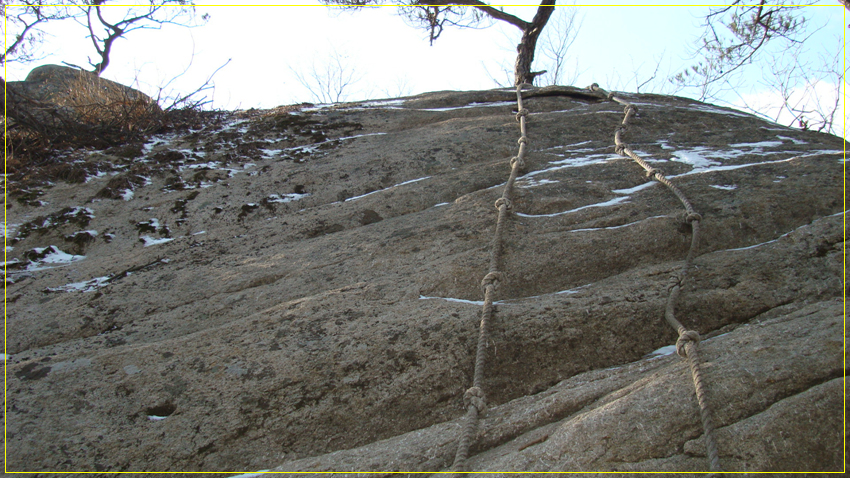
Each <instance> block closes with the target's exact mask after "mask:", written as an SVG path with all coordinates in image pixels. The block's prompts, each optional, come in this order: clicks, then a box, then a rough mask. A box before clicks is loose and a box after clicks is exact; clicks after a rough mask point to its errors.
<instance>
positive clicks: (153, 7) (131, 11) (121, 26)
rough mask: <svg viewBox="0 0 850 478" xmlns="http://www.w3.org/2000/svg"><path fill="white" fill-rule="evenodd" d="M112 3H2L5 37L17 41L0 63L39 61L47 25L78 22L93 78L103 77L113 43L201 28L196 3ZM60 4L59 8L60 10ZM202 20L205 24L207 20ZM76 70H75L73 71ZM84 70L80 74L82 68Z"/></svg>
mask: <svg viewBox="0 0 850 478" xmlns="http://www.w3.org/2000/svg"><path fill="white" fill-rule="evenodd" d="M108 3H109V2H108V0H65V1H63V2H50V1H49V0H2V6H3V7H4V8H3V10H4V15H5V18H6V22H5V23H4V32H3V33H4V35H9V34H11V35H13V36H14V41H13V42H12V43H11V44H9V45H7V46H6V49H5V51H4V52H3V55H2V57H0V62H2V63H6V62H9V61H19V62H23V63H29V62H32V61H35V60H36V59H38V58H39V56H38V55H39V53H38V50H39V47H40V45H41V44H42V43H43V40H44V36H45V35H46V34H47V32H46V30H45V28H46V27H47V26H48V24H51V23H55V22H57V21H62V20H74V21H76V22H77V23H79V24H80V25H82V26H83V27H84V28H85V29H86V32H87V37H88V38H89V39H90V40H91V42H92V45H93V46H94V49H95V52H96V54H97V56H96V59H95V60H94V61H92V60H91V59H89V64H90V65H91V67H92V72H93V73H95V74H97V75H100V74H101V73H103V70H105V69H106V67H107V66H109V62H110V58H111V55H112V51H113V47H114V44H115V42H116V41H117V40H118V39H119V38H125V37H126V35H127V34H128V33H130V32H132V31H135V30H141V29H160V28H162V26H163V25H179V26H184V27H193V26H198V25H199V24H200V23H198V22H197V19H196V18H195V5H194V2H193V1H192V0H171V1H160V2H157V1H156V0H148V2H147V3H148V5H146V6H130V7H128V6H125V5H109V4H108ZM57 4H58V5H57ZM208 18H209V17H208V16H207V15H203V16H201V17H200V20H201V22H206V21H207V20H208ZM72 66H76V65H72ZM81 69H82V68H81Z"/></svg>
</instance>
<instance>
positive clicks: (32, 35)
mask: <svg viewBox="0 0 850 478" xmlns="http://www.w3.org/2000/svg"><path fill="white" fill-rule="evenodd" d="M54 3H55V2H50V1H49V0H23V1H14V0H2V1H0V6H2V7H3V18H4V20H5V21H4V22H3V24H2V28H3V37H4V38H5V39H6V40H7V41H8V40H12V41H11V43H6V44H5V47H6V48H5V50H4V51H3V53H2V55H1V56H0V64H6V63H8V62H12V61H15V62H21V63H29V62H32V61H36V60H38V59H39V58H40V55H39V54H38V52H37V50H38V47H39V45H41V44H42V43H43V42H44V36H45V31H44V27H45V26H46V24H47V23H49V22H55V21H58V20H65V19H68V18H71V17H72V16H73V15H74V12H73V11H71V9H70V7H69V6H57V5H55V4H54Z"/></svg>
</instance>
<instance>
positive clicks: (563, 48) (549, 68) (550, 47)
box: [538, 6, 584, 85]
mask: <svg viewBox="0 0 850 478" xmlns="http://www.w3.org/2000/svg"><path fill="white" fill-rule="evenodd" d="M578 13H579V11H578V9H577V8H576V7H575V6H569V7H560V8H558V9H557V10H556V11H555V13H554V15H553V17H552V19H550V20H549V25H550V26H549V28H547V29H546V33H545V34H543V37H542V39H541V41H540V56H539V57H538V63H539V60H541V59H545V62H544V64H545V68H546V70H545V71H546V73H544V74H542V75H540V82H541V84H546V85H558V84H566V85H570V84H573V83H575V81H576V80H577V79H578V75H579V69H578V60H576V62H575V65H574V66H573V68H572V69H571V70H572V71H571V72H570V73H569V74H568V73H567V71H566V66H567V58H568V56H567V55H568V53H569V51H570V48H571V47H572V46H573V43H575V41H576V38H577V37H578V32H579V30H581V24H582V22H583V20H584V19H583V17H580V16H579V15H578ZM540 57H542V58H540Z"/></svg>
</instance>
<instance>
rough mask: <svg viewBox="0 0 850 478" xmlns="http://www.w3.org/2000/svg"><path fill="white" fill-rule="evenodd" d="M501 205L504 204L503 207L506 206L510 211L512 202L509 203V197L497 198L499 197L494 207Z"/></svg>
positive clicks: (498, 207)
mask: <svg viewBox="0 0 850 478" xmlns="http://www.w3.org/2000/svg"><path fill="white" fill-rule="evenodd" d="M503 205H504V206H505V207H506V208H507V209H508V210H509V211H510V209H511V207H513V204H512V203H511V200H510V199H508V198H499V199H496V209H501V207H502V206H503Z"/></svg>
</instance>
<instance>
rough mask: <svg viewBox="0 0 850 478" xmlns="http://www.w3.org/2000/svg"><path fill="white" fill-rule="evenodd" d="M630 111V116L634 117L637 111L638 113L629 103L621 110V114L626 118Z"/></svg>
mask: <svg viewBox="0 0 850 478" xmlns="http://www.w3.org/2000/svg"><path fill="white" fill-rule="evenodd" d="M630 110H631V112H632V114H634V115H636V114H637V111H638V110H637V107H635V105H633V104H631V103H629V104H627V105H626V108H625V109H624V110H623V113H624V114H625V115H626V116H628V115H629V111H630Z"/></svg>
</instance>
